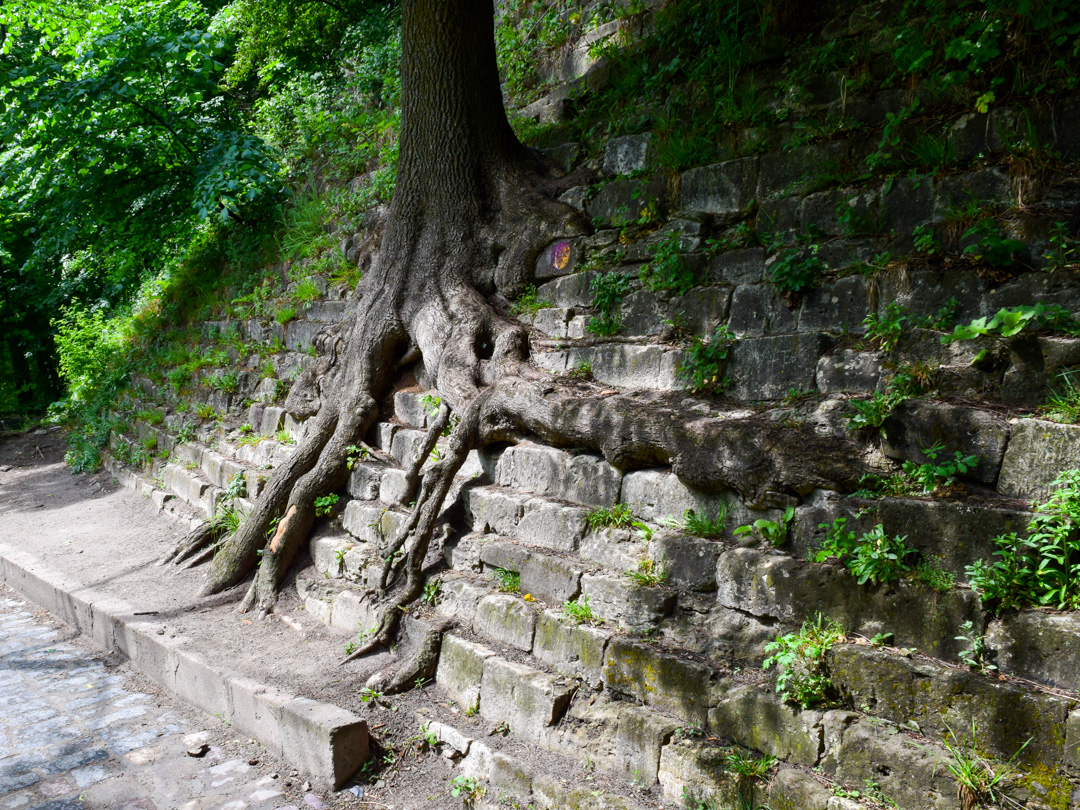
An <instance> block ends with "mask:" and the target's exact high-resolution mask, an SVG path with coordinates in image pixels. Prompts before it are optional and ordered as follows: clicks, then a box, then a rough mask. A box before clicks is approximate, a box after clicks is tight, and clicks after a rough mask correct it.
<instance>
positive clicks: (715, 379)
mask: <svg viewBox="0 0 1080 810" xmlns="http://www.w3.org/2000/svg"><path fill="white" fill-rule="evenodd" d="M734 342H735V336H734V335H733V334H732V333H731V331H730V330H729V329H728V328H727V326H720V327H718V328H717V330H716V332H715V333H714V334H713V336H712V339H711V340H708V341H705V340H702V339H701V338H698V337H695V338H694V339H693V342H692V343H691V344H690V346H689V347H687V349H686V353H685V354H684V355H683V358H682V360H680V361H679V366H678V368H677V370H676V372H675V377H676V379H678V380H679V381H680V382H682V383H684V384H685V385H686V386H687V387H688V388H689V389H690V390H691V391H693V392H694V393H695V394H698V393H702V392H711V393H720V392H721V391H723V390H724V387H725V386H726V385H727V382H728V380H727V378H726V377H722V376H721V373H722V372H723V368H724V363H725V362H726V361H727V356H728V352H729V351H730V350H731V345H732V344H733V343H734Z"/></svg>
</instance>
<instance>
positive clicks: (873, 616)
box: [716, 548, 981, 657]
mask: <svg viewBox="0 0 1080 810" xmlns="http://www.w3.org/2000/svg"><path fill="white" fill-rule="evenodd" d="M716 585H717V602H718V604H720V605H721V606H722V607H726V608H729V609H732V610H741V611H745V612H747V613H750V614H751V615H754V616H759V617H763V618H773V619H777V620H779V621H781V622H783V623H785V624H788V625H797V624H798V623H800V622H802V621H803V620H804V619H806V618H809V617H811V616H813V615H814V614H815V613H821V614H823V615H824V616H827V617H829V618H831V619H833V620H835V621H837V622H839V623H840V625H841V626H842V627H844V629H845V630H846V631H847V632H849V633H853V632H854V633H860V634H861V635H864V636H866V637H867V638H870V637H872V636H873V635H875V634H876V633H884V632H889V633H892V634H893V635H894V637H895V639H896V643H897V644H898V645H900V646H907V647H917V648H918V649H920V650H922V651H924V652H926V653H927V654H930V655H935V656H938V657H946V656H955V655H956V654H957V652H958V651H959V650H960V649H966V646H964V645H963V644H962V643H960V642H958V641H956V639H955V638H954V637H955V636H956V632H955V628H957V627H960V626H961V625H962V624H963V623H964V622H965V621H973V622H975V623H976V626H977V627H978V626H979V623H981V610H980V606H979V604H978V599H977V598H976V597H975V595H974V594H973V593H971V592H970V591H959V590H953V591H949V592H947V593H943V594H938V595H937V596H936V598H932V597H931V596H930V594H929V593H928V591H927V589H926V588H925V586H922V585H920V584H916V583H912V582H905V581H901V582H897V583H894V584H893V585H888V586H886V585H880V586H877V587H873V586H870V585H861V586H860V585H857V583H856V582H855V580H854V579H852V577H851V574H850V573H848V571H847V570H846V569H844V568H843V567H841V566H834V565H830V564H828V563H806V562H803V561H800V560H795V559H792V558H791V557H788V556H786V555H781V554H772V553H766V552H761V551H758V550H757V549H751V548H737V549H732V550H730V551H727V552H725V553H724V554H722V555H720V562H719V564H718V565H717V569H716ZM747 652H749V651H747Z"/></svg>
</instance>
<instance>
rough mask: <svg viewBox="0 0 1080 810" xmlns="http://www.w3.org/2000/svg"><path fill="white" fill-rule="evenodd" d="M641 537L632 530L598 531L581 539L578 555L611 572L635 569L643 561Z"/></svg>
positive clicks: (588, 533) (589, 533)
mask: <svg viewBox="0 0 1080 810" xmlns="http://www.w3.org/2000/svg"><path fill="white" fill-rule="evenodd" d="M641 552H642V547H641V537H640V536H639V535H638V533H637V532H636V531H631V530H630V529H597V530H596V531H594V532H587V533H586V534H585V536H584V537H583V538H582V539H581V545H580V546H579V547H578V555H579V556H581V557H582V558H584V559H586V560H592V561H593V562H595V563H598V564H600V565H602V566H604V568H607V569H608V570H611V571H625V570H627V569H628V568H634V567H635V566H636V565H637V564H638V561H639V560H640V559H641Z"/></svg>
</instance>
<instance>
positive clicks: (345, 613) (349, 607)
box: [330, 591, 379, 633]
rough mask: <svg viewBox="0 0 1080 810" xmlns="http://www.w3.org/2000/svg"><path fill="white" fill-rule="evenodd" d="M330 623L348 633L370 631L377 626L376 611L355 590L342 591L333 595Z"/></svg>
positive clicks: (373, 606) (368, 601) (369, 602)
mask: <svg viewBox="0 0 1080 810" xmlns="http://www.w3.org/2000/svg"><path fill="white" fill-rule="evenodd" d="M330 625H331V626H332V627H337V628H339V629H341V630H346V631H348V632H350V633H356V632H365V633H370V632H371V631H372V630H374V629H377V628H378V626H379V617H378V612H377V611H376V610H375V605H373V604H372V603H371V601H370V600H368V599H364V598H363V597H362V596H361V595H360V594H358V593H357V592H356V591H342V592H341V593H339V594H338V595H337V596H336V597H334V603H333V607H332V608H331V612H330Z"/></svg>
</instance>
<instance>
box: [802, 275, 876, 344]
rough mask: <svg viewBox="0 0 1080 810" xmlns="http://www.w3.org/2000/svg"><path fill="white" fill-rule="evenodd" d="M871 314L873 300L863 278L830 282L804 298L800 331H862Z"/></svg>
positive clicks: (819, 286) (857, 277) (816, 288)
mask: <svg viewBox="0 0 1080 810" xmlns="http://www.w3.org/2000/svg"><path fill="white" fill-rule="evenodd" d="M869 313H870V297H869V294H868V291H867V285H866V280H865V279H864V278H863V277H862V276H848V277H847V278H841V279H837V280H836V281H828V282H825V283H823V284H820V285H818V286H817V287H815V288H814V289H812V290H810V291H809V292H807V293H806V294H804V295H803V300H802V306H801V307H800V308H799V331H801V332H843V331H848V332H862V331H863V329H864V327H863V325H862V323H863V320H864V319H865V318H866V316H867V315H868V314H869Z"/></svg>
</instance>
